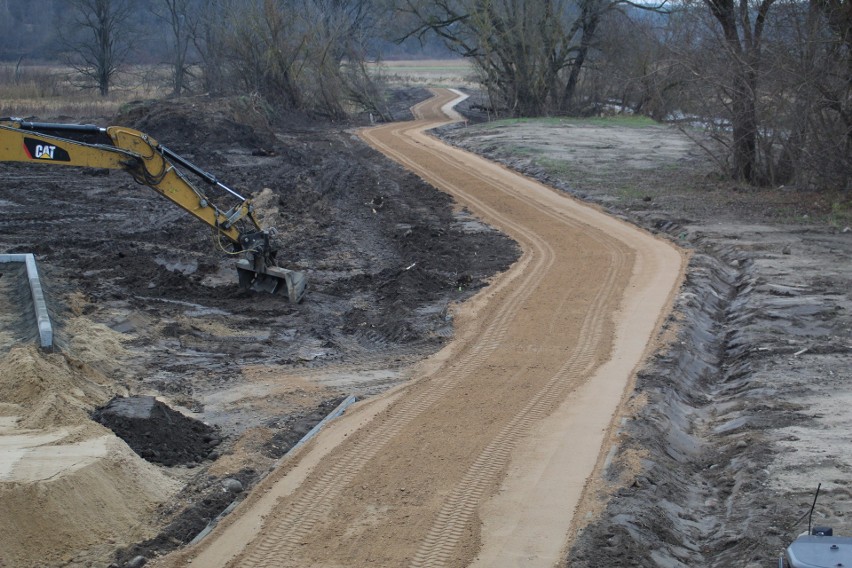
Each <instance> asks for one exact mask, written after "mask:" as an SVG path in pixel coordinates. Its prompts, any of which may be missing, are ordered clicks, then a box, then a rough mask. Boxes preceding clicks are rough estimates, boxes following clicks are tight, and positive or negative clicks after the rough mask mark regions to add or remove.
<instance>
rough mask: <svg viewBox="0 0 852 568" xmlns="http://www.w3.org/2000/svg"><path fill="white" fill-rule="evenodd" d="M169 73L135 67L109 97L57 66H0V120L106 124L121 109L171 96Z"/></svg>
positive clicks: (118, 78) (118, 79)
mask: <svg viewBox="0 0 852 568" xmlns="http://www.w3.org/2000/svg"><path fill="white" fill-rule="evenodd" d="M168 92H169V88H168V70H167V69H164V68H162V67H154V66H135V67H131V68H128V69H126V70H124V71H122V72H121V73H119V74H118V76H116V78H115V81H114V84H113V86H112V87H111V92H110V95H109V96H108V97H101V96H99V94H98V91H97V89H94V88H91V87H88V88H87V87H85V86H83V85H81V84H80V78H79V76H77V75H75V74H74V72H73V70H72V69H69V68H67V67H61V66H55V65H28V66H21V67H18V66H16V65H14V64H6V65H0V116H19V117H33V118H35V119H37V120H106V119H109V118H110V117H112V116H114V115H115V114H116V113H117V112H118V110H119V109H120V108H121V106H122V105H124V104H125V103H127V102H129V101H133V100H139V99H151V98H159V97H163V96H165V95H166V94H168Z"/></svg>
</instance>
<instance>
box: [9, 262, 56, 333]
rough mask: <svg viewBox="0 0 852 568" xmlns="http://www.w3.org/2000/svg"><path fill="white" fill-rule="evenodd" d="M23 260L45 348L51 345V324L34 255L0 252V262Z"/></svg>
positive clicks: (39, 331)
mask: <svg viewBox="0 0 852 568" xmlns="http://www.w3.org/2000/svg"><path fill="white" fill-rule="evenodd" d="M8 262H23V263H24V264H26V267H27V280H28V281H29V285H30V294H31V295H32V298H33V309H34V310H35V316H36V322H38V335H39V343H40V344H41V346H42V347H43V348H45V349H48V348H51V347H53V325H51V323H50V316H49V315H48V313H47V302H45V301H44V291H43V290H42V287H41V279H40V278H39V276H38V269H37V268H36V261H35V256H33V255H32V254H30V253H27V254H0V263H8Z"/></svg>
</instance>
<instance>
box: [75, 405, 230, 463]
mask: <svg viewBox="0 0 852 568" xmlns="http://www.w3.org/2000/svg"><path fill="white" fill-rule="evenodd" d="M92 419H93V420H95V421H96V422H98V423H100V424H102V425H104V426H106V427H107V428H109V429H110V430H112V431H113V432H114V433H115V435H116V436H118V437H119V438H121V439H122V440H124V441H125V442H127V445H128V446H130V448H131V449H132V450H133V451H134V452H136V453H137V454H139V456H140V457H142V458H144V459H146V460H148V461H149V462H153V463H160V464H163V465H167V466H174V465H185V464H195V463H198V462H200V461H202V460H204V459H207V458H208V457H209V456H210V454H211V453H212V452H213V449H214V448H215V447H216V446H218V445H219V443H220V442H221V441H222V438H221V437H220V436H219V433H218V431H217V430H216V428H212V427H210V426H208V425H207V424H205V423H203V422H200V421H198V420H194V419H192V418H189V417H188V416H184V415H183V414H181V413H180V412H177V411H175V410H172V409H171V408H169V407H168V406H167V405H165V404H163V403H162V402H160V401H159V400H157V399H155V398H154V397H153V396H131V397H120V396H117V397H115V398H113V399H112V400H110V401H109V402H108V403H107V404H106V405H105V406H102V407H100V408H98V409H96V410H95V411H94V413H92Z"/></svg>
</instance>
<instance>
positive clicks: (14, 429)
mask: <svg viewBox="0 0 852 568" xmlns="http://www.w3.org/2000/svg"><path fill="white" fill-rule="evenodd" d="M428 95H429V94H428V92H427V91H425V90H414V91H409V92H403V93H398V94H396V95H395V97H394V99H393V100H392V101H391V103H392V106H393V108H395V109H397V110H398V111H399V115H398V117H399V118H401V119H404V118H406V116H408V117H410V114H409V113H408V110H407V109H408V108H409V107H410V106H411V104H413V103H414V102H417V100H420V99H423V98H425V97H427V96H428ZM39 119H41V120H62V121H70V119H69V118H68V117H39ZM84 120H85V119H84ZM88 120H91V121H93V122H94V121H97V122H98V123H100V124H105V123H117V124H124V125H128V126H131V127H135V128H138V129H140V130H143V131H145V132H147V133H149V134H151V135H152V136H154V137H155V138H157V139H158V140H159V141H161V142H162V143H163V144H165V145H167V146H169V148H170V149H172V150H174V151H177V152H178V153H181V154H182V155H184V156H185V157H187V158H188V159H190V160H191V161H192V162H194V163H195V164H198V165H199V166H201V167H203V168H205V169H207V170H209V171H211V172H213V173H215V175H216V176H217V177H218V178H219V179H220V180H221V181H223V182H224V183H226V184H227V185H229V186H230V187H232V188H234V189H236V190H237V191H240V192H242V193H243V194H245V195H249V196H254V197H255V201H254V202H255V204H256V205H257V207H258V211H259V216H260V217H261V219H262V221H263V223H264V224H266V225H267V226H275V227H277V229H278V236H277V240H278V244H279V245H280V248H281V252H280V253H279V255H278V258H279V262H280V264H282V265H284V266H286V267H287V268H291V269H295V270H300V271H304V272H305V273H307V275H308V279H309V285H308V286H309V288H308V294H307V296H306V298H305V300H304V302H303V303H301V304H299V305H292V304H290V303H288V302H287V299H286V298H284V297H280V296H270V295H266V294H260V293H255V292H249V291H242V290H240V289H239V288H238V287H237V278H236V271H235V270H234V268H233V261H232V260H231V259H230V258H229V257H228V256H227V255H225V254H222V253H221V251H220V250H219V249H218V248H217V246H216V241H215V239H214V238H213V237H212V235H211V233H210V230H209V229H207V228H205V227H204V226H203V225H201V224H199V223H198V222H197V221H195V220H194V219H192V218H190V217H189V216H188V215H186V214H184V213H183V212H182V211H180V210H178V209H177V208H175V207H173V206H172V205H171V204H169V203H168V202H167V201H165V200H164V199H162V198H161V197H159V196H157V195H156V194H155V193H154V192H153V191H152V190H150V189H148V188H146V187H144V186H140V185H137V184H136V183H135V182H134V181H133V180H132V179H131V178H130V177H129V176H127V175H125V174H123V173H121V172H107V171H101V170H84V169H78V168H58V167H57V168H50V167H46V166H35V165H28V164H27V165H20V164H2V165H0V205H2V211H3V220H2V226H3V230H2V235H0V251H2V252H4V253H17V252H32V253H34V254H35V255H36V258H37V261H38V266H39V270H40V273H41V276H42V278H43V281H44V286H45V288H46V294H47V299H48V304H49V307H50V310H51V316H52V318H53V322H54V326H55V328H56V341H55V343H56V347H55V350H54V351H53V352H52V353H51V352H42V351H39V350H37V349H36V348H35V347H34V339H35V335H34V334H33V332H32V321H30V320H31V319H32V318H31V317H30V316H29V315H28V313H29V312H28V309H27V303H26V302H27V300H26V294H25V293H24V290H25V282H26V280H25V276H24V274H23V273H22V269H21V267H19V266H15V265H7V266H3V267H2V276H0V290H2V292H3V297H2V300H0V308H2V309H0V313H2V316H0V318H2V319H0V323H2V326H0V327H2V330H0V446H2V448H3V454H2V457H0V494H2V497H0V498H2V502H3V507H2V512H0V565H1V566H30V565H46V566H66V565H67V566H89V565H92V566H106V565H108V564H110V563H111V562H115V563H117V564H118V565H124V564H125V563H127V562H133V561H134V560H136V561H137V562H139V558H138V557H139V556H148V557H150V556H151V555H152V554H153V553H154V552H158V553H159V552H165V551H168V550H170V549H172V548H175V547H176V546H179V545H181V544H183V543H186V542H189V541H190V540H191V539H192V538H194V537H195V536H196V535H197V534H198V533H199V532H201V531H202V530H203V529H204V528H205V526H206V525H207V524H208V523H209V522H210V521H211V520H213V519H214V518H215V517H216V516H217V515H218V514H219V513H220V512H221V511H222V510H223V509H225V508H226V507H227V506H228V505H230V504H231V503H232V502H233V501H234V500H235V499H237V498H239V497H240V496H241V495H242V493H241V492H240V491H234V488H235V487H237V488H239V487H242V488H247V487H249V486H250V485H251V484H253V483H255V482H256V481H257V480H258V479H259V478H261V477H262V476H263V475H265V473H266V472H267V471H268V469H269V468H270V467H271V466H272V465H273V464H274V463H275V462H276V460H277V459H279V458H280V457H281V456H282V455H283V454H284V453H285V452H286V451H287V450H288V449H289V448H290V447H291V446H292V445H293V444H294V443H295V442H296V441H297V440H298V439H299V438H300V437H301V436H302V435H304V433H306V432H307V431H308V430H309V429H310V428H311V426H313V425H314V424H315V423H316V422H318V421H319V420H320V419H321V418H322V417H324V416H325V415H326V414H328V413H329V412H331V410H333V409H334V407H335V406H336V405H337V404H338V403H339V402H340V401H341V400H342V399H343V398H344V397H345V396H348V395H355V396H356V397H359V398H363V397H369V396H371V395H373V394H375V393H379V392H382V391H384V390H386V389H388V388H389V387H391V386H393V385H395V384H398V383H399V382H401V381H403V380H405V376H406V372H407V369H408V367H409V366H410V364H411V363H412V362H414V361H417V360H419V359H421V358H422V357H424V356H426V355H428V354H431V353H433V352H435V351H436V350H438V349H439V348H440V347H441V346H442V345H444V344H445V343H446V342H447V341H448V339H449V338H450V337H451V335H452V329H453V322H452V316H451V314H450V312H449V310H448V307H449V306H450V305H451V304H453V303H455V302H458V301H461V300H464V299H465V298H468V297H469V296H470V295H471V294H473V293H474V292H475V291H476V290H478V289H480V288H481V287H482V286H484V285H485V284H486V282H487V281H488V279H489V278H490V277H491V276H492V275H494V274H496V273H498V272H500V271H502V270H504V269H505V268H507V267H508V266H509V265H510V264H511V263H512V262H513V261H514V260H515V259H516V258H517V256H518V249H517V246H516V245H515V244H514V243H513V242H512V241H511V240H509V239H508V238H507V237H505V236H503V235H501V234H500V233H498V232H497V231H495V230H494V229H492V228H490V227H488V226H486V225H484V224H483V223H481V222H479V221H477V220H476V219H474V218H473V217H472V216H471V215H470V214H468V213H467V212H466V211H465V210H464V209H463V208H460V207H457V206H454V204H453V202H452V199H451V198H450V197H449V196H447V195H446V194H443V193H441V192H438V191H436V190H435V189H433V188H432V187H430V186H429V185H427V184H426V183H424V182H423V181H421V180H420V179H419V178H417V177H416V176H414V175H412V174H410V173H408V172H406V171H405V170H403V169H402V168H400V167H399V166H397V165H395V164H393V163H391V162H389V161H388V160H386V159H384V158H382V157H381V156H380V155H379V154H378V153H377V152H375V151H373V150H371V149H369V148H368V147H366V146H365V145H364V144H363V143H361V142H360V141H359V140H357V138H356V137H355V135H354V134H352V133H350V132H349V131H348V130H347V128H350V127H352V126H355V125H332V124H323V123H322V122H318V121H313V120H311V119H309V118H306V117H302V116H290V117H284V118H280V119H279V120H278V121H277V122H275V123H274V124H272V125H270V123H269V121H268V120H267V119H266V117H265V116H262V115H260V114H259V113H258V112H256V111H254V110H253V109H252V108H251V107H249V106H246V104H245V103H244V101H240V100H234V101H227V100H226V101H222V100H208V99H205V98H199V99H186V100H181V101H180V102H160V103H147V104H142V103H140V104H139V105H135V106H132V107H131V108H129V109H128V110H127V111H126V112H125V113H124V114H122V115H120V116H117V117H112V118H107V119H104V118H99V117H94V118H91V119H88ZM211 197H213V198H214V199H216V198H217V197H218V198H219V199H221V200H222V204H223V205H226V206H230V204H229V203H228V201H227V196H222V195H218V196H217V195H216V194H213V193H211ZM153 397H156V398H153ZM57 456H60V457H57ZM155 464H160V465H155ZM234 481H237V482H239V484H235V483H234Z"/></svg>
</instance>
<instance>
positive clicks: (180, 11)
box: [151, 0, 198, 97]
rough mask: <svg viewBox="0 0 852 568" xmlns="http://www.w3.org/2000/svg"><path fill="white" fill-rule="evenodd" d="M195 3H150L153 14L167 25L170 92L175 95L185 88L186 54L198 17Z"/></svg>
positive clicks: (169, 0) (166, 0) (170, 0)
mask: <svg viewBox="0 0 852 568" xmlns="http://www.w3.org/2000/svg"><path fill="white" fill-rule="evenodd" d="M196 4H197V3H196V2H194V1H193V0H158V1H157V2H155V3H154V4H152V5H151V11H152V12H153V13H154V15H155V16H157V18H158V19H159V20H161V21H163V22H165V23H166V24H167V25H168V27H169V32H170V36H171V37H170V40H171V45H170V56H171V66H172V94H174V95H175V96H177V97H179V96H180V95H181V94H182V93H183V90H184V88H185V83H186V77H187V73H188V65H187V55H188V52H189V47H190V43H191V41H190V40H191V37H192V35H193V29H194V27H195V26H196V25H197V19H198V15H197V5H196Z"/></svg>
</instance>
